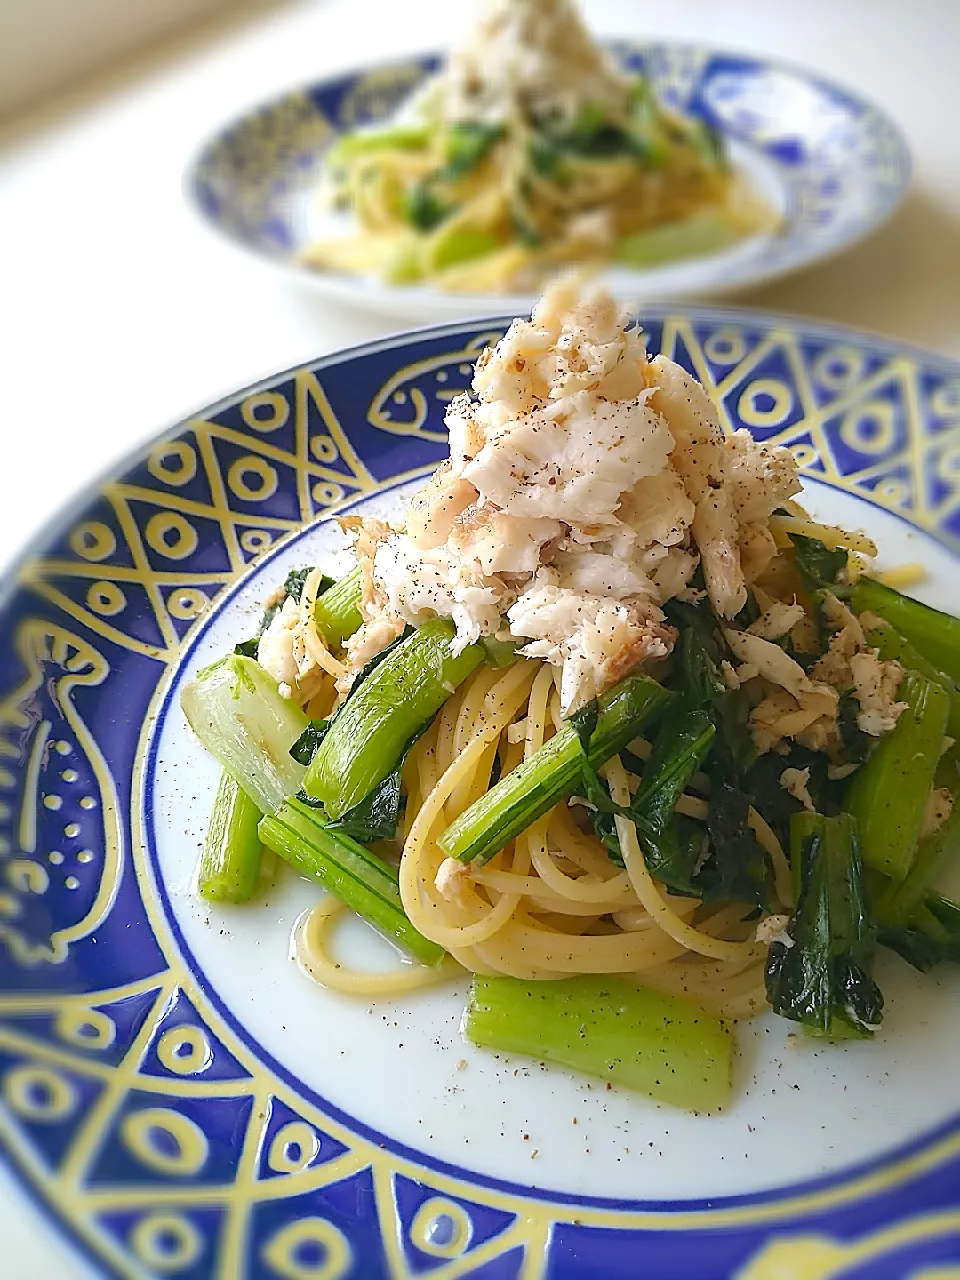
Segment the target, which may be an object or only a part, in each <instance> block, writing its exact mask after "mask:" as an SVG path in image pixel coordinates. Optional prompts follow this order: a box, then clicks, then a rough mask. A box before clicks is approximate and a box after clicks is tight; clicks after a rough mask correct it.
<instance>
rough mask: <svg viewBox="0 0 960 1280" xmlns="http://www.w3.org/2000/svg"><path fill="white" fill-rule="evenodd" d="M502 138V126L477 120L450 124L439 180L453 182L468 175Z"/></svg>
mask: <svg viewBox="0 0 960 1280" xmlns="http://www.w3.org/2000/svg"><path fill="white" fill-rule="evenodd" d="M502 136H503V126H502V125H499V124H484V123H483V122H482V121H479V120H460V121H457V122H456V123H454V124H452V125H451V126H450V128H449V130H448V131H447V136H446V139H445V141H444V155H445V163H444V166H443V168H442V169H441V171H440V175H439V176H440V177H441V179H442V180H445V181H454V180H455V179H457V178H461V177H463V175H464V174H465V173H469V172H470V170H471V169H473V168H475V167H476V165H478V164H479V163H480V161H481V160H482V159H483V157H484V156H485V155H486V154H487V153H488V152H489V150H490V148H491V147H492V146H493V144H494V143H495V142H497V141H498V139H499V138H501V137H502Z"/></svg>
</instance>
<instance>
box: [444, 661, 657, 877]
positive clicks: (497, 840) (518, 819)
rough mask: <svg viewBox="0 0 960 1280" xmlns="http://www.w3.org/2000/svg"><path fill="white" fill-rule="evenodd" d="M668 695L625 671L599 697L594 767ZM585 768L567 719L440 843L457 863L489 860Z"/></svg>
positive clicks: (563, 793) (564, 792)
mask: <svg viewBox="0 0 960 1280" xmlns="http://www.w3.org/2000/svg"><path fill="white" fill-rule="evenodd" d="M668 697H669V694H668V693H667V691H666V690H665V689H664V688H663V687H662V686H661V685H659V684H657V682H656V681H655V680H651V679H650V678H649V676H628V677H627V678H626V680H622V681H621V682H620V684H618V685H616V686H615V687H614V688H613V689H611V690H609V692H607V693H605V694H604V695H603V697H602V698H601V699H600V703H599V715H598V718H597V722H596V727H595V728H594V730H593V733H592V735H591V738H590V751H589V754H588V758H589V761H590V764H591V765H592V766H593V768H595V769H597V768H599V767H600V765H602V764H605V763H606V762H607V761H608V760H609V759H610V757H611V756H613V755H615V754H616V753H617V752H618V751H619V750H620V749H621V748H622V747H625V746H626V745H627V743H628V742H630V741H631V739H633V738H635V737H636V736H637V734H638V733H639V732H640V731H641V729H642V728H643V727H644V725H646V724H648V723H649V722H650V720H652V719H653V717H654V716H655V715H656V714H657V713H658V712H659V711H661V710H662V708H663V707H664V706H665V704H666V702H667V699H668ZM582 768H583V755H582V750H581V746H580V740H579V738H578V736H577V731H576V729H574V727H573V726H572V725H570V724H568V725H565V726H564V727H563V728H562V729H561V730H559V732H558V733H556V734H554V736H553V737H552V738H551V739H550V740H549V741H548V742H545V743H544V745H543V746H542V747H541V748H540V749H539V751H536V752H534V754H533V755H532V756H531V757H530V758H529V759H528V760H524V761H523V762H522V763H521V764H519V765H517V767H516V768H515V769H513V770H512V771H511V772H510V773H508V774H506V775H505V776H504V777H502V778H501V779H500V781H499V782H498V783H497V784H496V785H495V786H493V787H491V789H490V790H489V791H488V792H486V794H484V795H482V796H481V797H480V799H479V800H476V801H475V802H474V803H473V804H472V805H470V807H469V808H468V809H465V810H464V812H463V813H461V814H460V816H459V817H458V818H457V819H456V820H455V821H454V822H452V823H451V824H450V826H449V827H447V829H446V831H444V833H443V835H442V836H441V837H440V840H439V845H440V848H441V849H442V850H443V852H444V853H445V854H447V856H448V857H451V858H459V859H460V860H461V862H471V861H474V860H476V861H477V862H478V863H484V862H487V861H488V860H489V859H490V858H492V857H493V855H494V854H495V853H497V852H498V851H499V850H500V849H502V848H503V847H504V845H506V844H509V843H510V841H511V840H513V839H514V838H515V837H516V836H518V835H519V834H520V832H521V831H526V829H527V828H528V827H529V826H530V825H531V824H532V823H534V822H535V821H536V820H537V818H539V817H541V816H542V815H543V814H544V813H546V812H547V810H548V809H551V808H552V807H553V806H554V805H555V804H556V803H557V801H558V800H562V799H563V797H564V796H567V795H569V794H570V793H571V792H572V790H573V788H574V787H575V785H576V783H577V781H578V779H579V777H580V775H581V772H582Z"/></svg>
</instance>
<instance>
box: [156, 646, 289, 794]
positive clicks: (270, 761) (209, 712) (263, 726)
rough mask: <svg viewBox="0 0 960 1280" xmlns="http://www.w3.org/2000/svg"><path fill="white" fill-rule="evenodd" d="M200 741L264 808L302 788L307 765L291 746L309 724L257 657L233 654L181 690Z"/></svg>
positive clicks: (186, 711) (188, 719) (185, 707)
mask: <svg viewBox="0 0 960 1280" xmlns="http://www.w3.org/2000/svg"><path fill="white" fill-rule="evenodd" d="M180 704H181V706H182V707H183V712H184V715H185V716H186V717H187V721H188V722H189V724H190V728H191V729H192V730H193V731H194V733H195V734H196V735H197V737H198V738H199V739H200V741H201V743H202V744H203V745H204V746H205V747H206V749H207V750H208V751H209V752H210V754H211V755H212V756H214V757H215V758H216V759H217V760H218V761H219V762H220V764H221V765H222V767H223V768H224V769H225V770H226V772H227V773H229V774H230V776H231V777H232V778H233V779H234V780H235V781H236V782H238V783H239V784H240V786H241V787H243V789H244V791H246V793H247V795H249V797H250V798H251V800H253V801H254V802H255V804H256V806H257V808H258V809H260V810H261V812H263V813H272V812H273V811H274V810H275V809H277V808H279V806H280V805H281V804H282V802H283V801H284V800H285V799H286V797H287V796H290V795H293V794H295V793H296V792H297V791H299V790H300V786H301V784H302V782H303V777H304V773H305V772H306V770H305V769H304V767H303V765H302V764H299V763H298V762H297V761H296V760H294V759H293V757H292V756H291V755H290V748H291V747H292V746H293V744H294V743H295V742H296V741H297V739H298V738H299V737H300V735H301V734H302V733H303V731H304V730H305V729H306V728H307V726H308V724H309V723H310V722H309V721H308V719H307V717H306V716H305V715H304V714H303V712H302V711H301V710H300V708H299V707H298V706H297V704H296V703H295V702H292V701H291V700H290V699H289V698H283V697H281V695H280V692H279V690H278V688H277V682H276V680H274V678H273V676H271V675H269V674H268V673H267V672H266V671H264V669H263V667H261V666H260V664H259V663H258V662H256V661H255V660H254V659H253V658H248V657H244V656H243V655H241V654H236V653H232V654H229V655H228V656H227V657H226V658H221V660H220V661H219V662H215V663H213V665H212V666H209V667H205V668H204V670H203V671H201V672H199V673H198V674H197V676H196V677H195V679H193V680H191V681H190V682H189V683H188V684H186V685H185V686H184V689H183V692H182V693H181V695H180Z"/></svg>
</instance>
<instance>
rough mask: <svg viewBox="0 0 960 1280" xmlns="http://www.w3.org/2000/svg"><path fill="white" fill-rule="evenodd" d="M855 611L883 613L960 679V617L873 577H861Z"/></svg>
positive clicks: (937, 663)
mask: <svg viewBox="0 0 960 1280" xmlns="http://www.w3.org/2000/svg"><path fill="white" fill-rule="evenodd" d="M851 603H852V605H853V611H854V613H863V612H865V611H868V612H870V613H876V614H879V615H880V617H881V618H885V619H886V621H887V622H889V623H890V624H891V626H894V627H896V629H897V630H898V631H899V632H900V633H901V635H903V636H904V637H905V638H906V639H907V640H909V642H910V643H911V644H912V645H913V646H914V647H915V648H916V649H919V650H920V652H921V653H922V654H923V656H924V657H925V658H926V659H927V661H928V662H931V663H933V665H934V667H936V668H937V670H938V671H945V672H946V674H947V675H948V676H950V678H951V679H952V680H955V681H957V682H958V683H960V618H952V617H951V616H950V615H949V614H947V613H941V612H940V611H939V609H931V608H930V606H929V605H926V604H921V603H920V601H919V600H912V599H911V598H910V597H909V596H905V595H901V593H900V592H899V591H894V589H893V588H892V587H885V586H884V585H883V583H881V582H876V581H874V579H872V578H861V579H860V581H859V582H858V583H857V585H856V587H855V588H854V591H853V597H852V601H851Z"/></svg>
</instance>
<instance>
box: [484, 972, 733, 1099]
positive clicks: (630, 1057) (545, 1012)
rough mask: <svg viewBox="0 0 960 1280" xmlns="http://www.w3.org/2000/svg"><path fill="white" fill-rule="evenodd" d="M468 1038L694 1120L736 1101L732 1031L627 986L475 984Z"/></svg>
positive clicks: (684, 1005)
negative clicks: (693, 1115)
mask: <svg viewBox="0 0 960 1280" xmlns="http://www.w3.org/2000/svg"><path fill="white" fill-rule="evenodd" d="M463 1031H464V1034H465V1035H466V1037H467V1039H468V1040H472V1041H473V1043H474V1044H477V1045H481V1046H483V1047H484V1048H488V1049H499V1050H502V1051H504V1052H506V1053H522V1054H526V1055H528V1056H529V1057H533V1058H540V1059H546V1060H547V1061H548V1062H556V1063H559V1064H560V1065H561V1066H566V1067H571V1068H573V1070H575V1071H582V1072H584V1074H586V1075H590V1076H596V1077H597V1078H599V1079H601V1080H608V1081H609V1082H610V1083H611V1084H617V1085H622V1086H623V1087H625V1088H627V1089H634V1090H636V1091H638V1092H640V1093H645V1094H647V1095H649V1096H650V1097H652V1098H656V1099H657V1100H658V1101H660V1102H668V1103H672V1104H673V1105H674V1106H677V1107H684V1108H685V1109H686V1110H688V1111H713V1110H716V1109H717V1108H719V1107H722V1106H723V1104H724V1103H725V1102H726V1101H727V1099H728V1098H729V1096H730V1087H731V1074H732V1067H733V1048H734V1043H733V1035H732V1032H731V1030H730V1028H729V1027H728V1026H727V1024H725V1023H724V1022H722V1021H721V1020H720V1019H719V1018H716V1017H714V1016H713V1015H711V1014H709V1013H705V1012H704V1011H703V1010H702V1009H699V1008H698V1007H697V1006H696V1005H694V1004H691V1003H690V1002H689V1001H687V1000H684V999H681V998H680V997H678V996H670V995H665V994H663V993H661V992H659V991H651V990H648V989H646V988H644V987H638V986H635V985H633V984H632V983H630V982H627V981H625V980H624V979H622V978H606V977H593V976H584V977H578V978H569V979H564V980H561V981H557V982H526V981H524V980H523V979H520V978H488V977H482V976H477V977H476V978H475V979H474V983H473V988H472V990H471V993H470V999H469V1002H468V1004H467V1008H466V1012H465V1014H464V1019H463Z"/></svg>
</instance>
